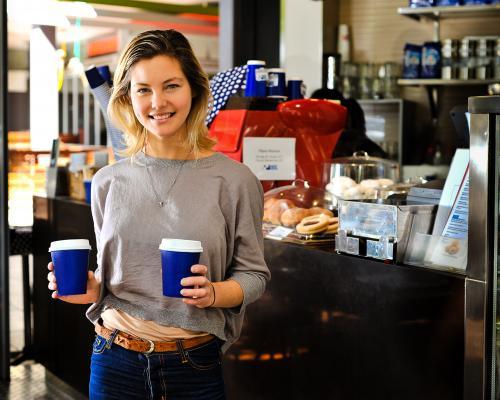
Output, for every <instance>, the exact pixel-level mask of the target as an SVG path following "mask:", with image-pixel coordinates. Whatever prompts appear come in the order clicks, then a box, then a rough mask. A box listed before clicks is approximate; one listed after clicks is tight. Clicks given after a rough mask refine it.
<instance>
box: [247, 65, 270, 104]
mask: <svg viewBox="0 0 500 400" xmlns="http://www.w3.org/2000/svg"><path fill="white" fill-rule="evenodd" d="M265 65H266V62H265V61H262V60H248V61H247V82H246V86H245V96H246V97H265V96H266V81H267V72H266V70H265V68H264V67H265Z"/></svg>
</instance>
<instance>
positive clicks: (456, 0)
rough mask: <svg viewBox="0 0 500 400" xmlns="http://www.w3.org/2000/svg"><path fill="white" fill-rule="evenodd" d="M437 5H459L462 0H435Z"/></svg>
mask: <svg viewBox="0 0 500 400" xmlns="http://www.w3.org/2000/svg"><path fill="white" fill-rule="evenodd" d="M436 5H437V6H438V7H446V6H460V5H462V0H437V4H436Z"/></svg>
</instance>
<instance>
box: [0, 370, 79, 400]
mask: <svg viewBox="0 0 500 400" xmlns="http://www.w3.org/2000/svg"><path fill="white" fill-rule="evenodd" d="M10 374H11V381H10V384H8V385H7V384H2V383H0V399H5V400H85V399H87V398H86V397H85V396H83V395H81V394H80V393H79V392H77V391H76V390H74V389H73V388H71V387H70V386H68V385H66V384H65V383H64V382H62V381H61V380H59V379H57V378H56V377H55V376H54V375H53V374H51V373H50V372H49V371H47V370H46V369H45V368H44V367H43V366H41V365H40V364H36V363H34V362H30V361H25V362H24V363H22V364H21V365H18V366H16V367H11V369H10Z"/></svg>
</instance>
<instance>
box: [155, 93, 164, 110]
mask: <svg viewBox="0 0 500 400" xmlns="http://www.w3.org/2000/svg"><path fill="white" fill-rule="evenodd" d="M151 103H152V104H151V106H152V107H153V108H155V109H159V108H162V107H163V106H165V104H166V103H167V99H166V96H165V94H164V93H162V92H153V96H152V99H151Z"/></svg>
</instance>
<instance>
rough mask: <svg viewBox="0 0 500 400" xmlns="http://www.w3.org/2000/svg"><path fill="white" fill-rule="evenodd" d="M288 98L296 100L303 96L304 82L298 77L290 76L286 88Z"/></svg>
mask: <svg viewBox="0 0 500 400" xmlns="http://www.w3.org/2000/svg"><path fill="white" fill-rule="evenodd" d="M287 95H288V100H297V99H303V98H304V84H303V82H302V79H300V78H290V79H289V80H288V88H287Z"/></svg>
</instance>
